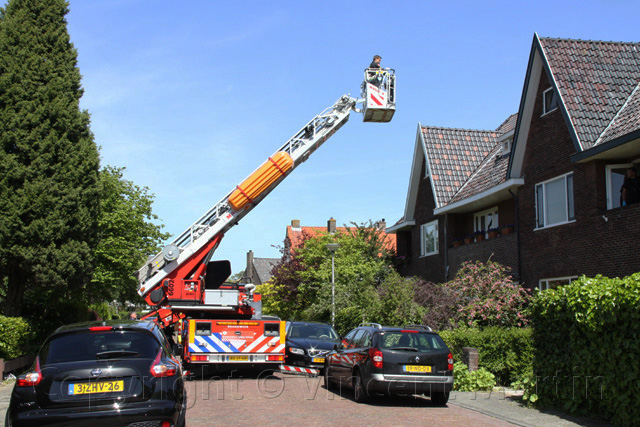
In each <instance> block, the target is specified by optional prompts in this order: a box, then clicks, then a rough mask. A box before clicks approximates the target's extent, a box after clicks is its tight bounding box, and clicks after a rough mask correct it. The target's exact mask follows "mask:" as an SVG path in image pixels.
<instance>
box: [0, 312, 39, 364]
mask: <svg viewBox="0 0 640 427" xmlns="http://www.w3.org/2000/svg"><path fill="white" fill-rule="evenodd" d="M32 335H33V333H32V331H31V326H30V325H29V324H28V323H27V321H26V320H24V319H23V318H22V317H5V316H0V358H3V359H15V358H16V357H20V356H22V355H24V354H26V353H27V352H28V350H29V349H28V345H29V342H30V340H31V339H32Z"/></svg>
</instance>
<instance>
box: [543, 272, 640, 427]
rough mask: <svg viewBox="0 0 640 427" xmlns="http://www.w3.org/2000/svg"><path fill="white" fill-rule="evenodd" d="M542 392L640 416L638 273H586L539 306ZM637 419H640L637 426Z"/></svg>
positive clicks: (625, 422) (585, 409) (549, 399)
mask: <svg viewBox="0 0 640 427" xmlns="http://www.w3.org/2000/svg"><path fill="white" fill-rule="evenodd" d="M532 321H533V328H534V334H533V339H534V346H535V362H534V372H535V374H536V378H537V385H536V394H537V396H538V400H539V402H540V403H542V404H546V405H551V406H555V407H558V408H562V409H564V410H568V411H570V412H578V413H590V414H596V415H601V416H604V417H605V418H608V419H610V420H611V421H613V422H614V423H615V424H616V425H620V426H631V425H634V424H635V423H637V420H638V419H640V405H638V396H640V364H639V363H638V355H639V354H640V273H636V274H634V275H632V276H629V277H625V278H623V279H619V278H615V279H608V278H606V277H603V276H597V277H595V278H586V277H581V278H580V279H579V280H576V281H574V282H573V283H571V284H570V285H567V286H563V287H561V288H558V289H556V290H549V291H544V292H541V293H540V295H539V296H538V297H537V298H536V300H535V301H534V304H533V313H532ZM635 425H637V424H635Z"/></svg>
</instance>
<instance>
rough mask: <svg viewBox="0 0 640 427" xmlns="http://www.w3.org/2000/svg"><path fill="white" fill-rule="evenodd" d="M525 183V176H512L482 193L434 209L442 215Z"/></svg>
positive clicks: (436, 213)
mask: <svg viewBox="0 0 640 427" xmlns="http://www.w3.org/2000/svg"><path fill="white" fill-rule="evenodd" d="M522 185H524V178H511V179H509V180H507V181H505V182H503V183H502V184H499V185H496V186H495V187H493V188H490V189H488V190H485V191H483V192H482V193H478V194H476V195H475V196H472V197H469V198H468V199H463V200H460V201H457V202H455V203H451V204H450V205H447V206H444V207H441V208H437V209H434V210H433V214H434V215H441V214H444V213H448V212H451V211H454V210H456V209H460V208H463V207H465V206H468V205H471V204H473V203H476V202H479V201H481V200H482V199H485V198H487V197H489V196H492V195H496V194H498V193H500V192H503V191H505V190H509V189H511V188H515V187H520V186H522Z"/></svg>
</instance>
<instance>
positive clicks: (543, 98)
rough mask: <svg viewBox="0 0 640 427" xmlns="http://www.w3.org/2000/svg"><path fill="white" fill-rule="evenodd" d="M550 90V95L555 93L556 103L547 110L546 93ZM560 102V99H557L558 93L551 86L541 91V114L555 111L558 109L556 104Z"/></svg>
mask: <svg viewBox="0 0 640 427" xmlns="http://www.w3.org/2000/svg"><path fill="white" fill-rule="evenodd" d="M549 92H551V96H553V94H555V95H556V105H555V107H553V108H552V109H550V110H547V94H548V93H549ZM551 101H553V98H552V99H551ZM559 103H560V100H559V99H558V94H557V93H556V92H555V91H554V90H553V87H550V88H549V89H547V90H545V91H544V92H542V115H541V116H544V115H547V114H549V113H551V112H553V111H556V110H557V109H558V104H559Z"/></svg>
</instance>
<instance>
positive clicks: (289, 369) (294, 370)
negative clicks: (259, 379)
mask: <svg viewBox="0 0 640 427" xmlns="http://www.w3.org/2000/svg"><path fill="white" fill-rule="evenodd" d="M280 372H288V373H292V374H306V375H318V373H319V372H320V371H318V370H317V369H313V368H302V367H300V366H289V365H280Z"/></svg>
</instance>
